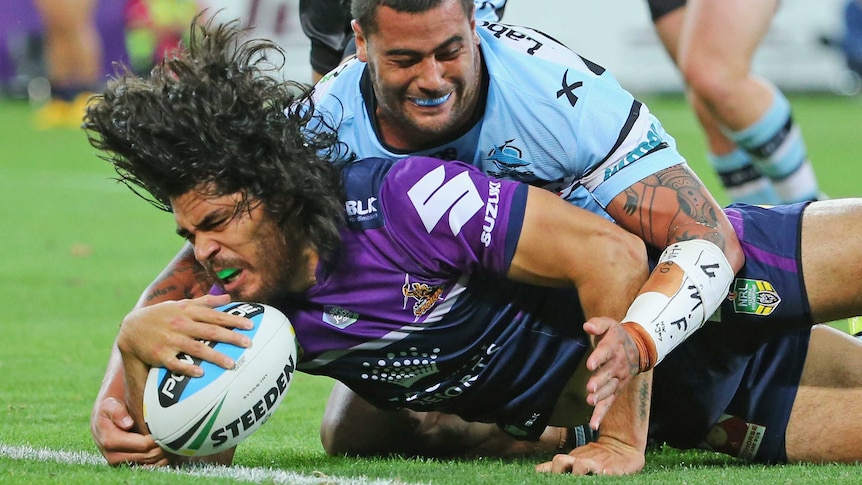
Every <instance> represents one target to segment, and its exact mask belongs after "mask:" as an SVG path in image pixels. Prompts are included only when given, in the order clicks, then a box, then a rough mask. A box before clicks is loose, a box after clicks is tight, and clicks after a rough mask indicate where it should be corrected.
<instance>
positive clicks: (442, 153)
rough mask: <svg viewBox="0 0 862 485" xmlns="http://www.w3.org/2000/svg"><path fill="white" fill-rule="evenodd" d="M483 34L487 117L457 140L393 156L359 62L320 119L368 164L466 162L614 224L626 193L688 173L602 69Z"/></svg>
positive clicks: (532, 39) (522, 40)
mask: <svg viewBox="0 0 862 485" xmlns="http://www.w3.org/2000/svg"><path fill="white" fill-rule="evenodd" d="M477 31H478V34H479V37H480V39H481V52H482V60H483V63H484V67H485V69H486V71H487V73H488V82H487V86H486V87H485V89H484V90H483V91H482V95H483V96H485V103H484V113H483V114H482V116H480V117H477V121H476V122H475V123H474V124H473V125H472V126H471V127H469V128H468V129H467V131H466V132H462V133H460V134H458V135H457V137H456V138H453V139H449V140H446V141H445V142H443V143H441V144H440V145H439V146H436V147H433V148H430V149H427V150H421V151H416V152H409V153H405V152H403V151H398V150H394V149H392V148H391V147H387V146H386V145H385V144H384V143H383V142H381V140H380V139H379V138H378V136H377V133H376V132H375V124H374V122H373V120H372V118H371V115H370V113H369V111H370V110H371V109H373V106H374V105H375V102H374V96H373V92H372V89H371V84H370V79H369V77H368V75H367V74H366V64H365V63H363V62H360V61H359V60H358V59H352V60H350V61H348V62H346V63H344V64H342V65H341V66H339V67H338V68H337V69H335V70H334V71H332V72H331V73H329V74H328V75H327V76H325V77H324V78H323V79H322V80H321V82H320V83H318V85H317V86H316V88H315V94H314V100H315V106H316V109H317V110H318V112H319V113H321V114H323V116H324V119H326V120H327V122H328V123H330V124H331V125H332V126H335V127H337V129H338V133H339V139H340V140H341V141H343V142H344V143H345V144H346V145H347V146H348V147H349V150H350V151H351V152H353V153H355V154H356V155H357V156H358V157H360V158H365V157H384V158H387V157H394V158H403V157H406V156H410V155H423V156H433V157H437V158H442V159H445V160H462V161H466V162H469V163H472V164H473V165H475V166H477V167H479V168H481V169H482V170H483V171H484V172H486V173H488V174H491V175H493V176H495V177H498V178H504V179H510V180H517V181H522V182H526V183H529V184H531V185H535V186H539V187H544V188H547V189H549V190H552V191H555V192H558V193H559V194H560V195H561V196H562V197H564V198H565V199H567V200H569V201H570V202H572V203H573V204H575V205H578V206H580V207H584V208H586V209H588V210H591V211H592V212H595V213H597V214H600V215H602V216H604V217H606V218H610V217H609V216H608V215H607V214H606V213H605V211H604V207H606V206H607V204H608V203H609V202H610V201H611V200H612V199H613V198H614V197H615V196H616V195H618V194H619V193H620V192H622V191H623V190H625V189H626V188H628V187H629V186H631V185H632V184H634V183H636V182H637V181H639V180H641V179H643V178H645V177H647V176H649V175H652V174H654V173H656V172H659V171H661V170H663V169H665V168H668V167H670V166H673V165H677V164H680V163H685V160H684V159H683V158H682V156H681V155H680V154H679V152H678V151H677V150H676V144H675V141H674V140H673V138H672V137H671V136H670V135H668V134H667V133H666V132H665V131H664V129H663V128H662V126H661V123H660V122H659V121H658V120H657V119H656V118H655V116H653V115H652V114H651V113H650V112H649V110H648V108H647V107H646V106H645V105H643V104H642V103H640V102H639V101H638V100H636V99H635V98H634V96H632V94H631V93H629V92H628V91H626V90H625V89H623V88H622V87H621V86H620V85H619V83H618V82H617V81H616V79H615V78H614V77H613V76H612V75H611V74H610V72H608V71H607V70H605V69H604V68H602V67H601V66H599V65H597V64H595V63H593V62H590V61H588V60H586V59H584V58H583V57H581V56H579V55H578V54H576V53H575V52H573V51H571V50H570V49H568V48H567V47H565V46H563V45H562V44H560V43H559V42H557V41H556V40H554V39H553V38H551V37H549V36H547V35H545V34H543V33H541V32H539V31H537V30H534V29H531V28H527V27H516V26H512V25H506V24H502V23H495V22H489V21H477ZM480 105H481V103H480ZM313 128H314V127H312V129H313Z"/></svg>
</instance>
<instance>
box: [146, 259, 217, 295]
mask: <svg viewBox="0 0 862 485" xmlns="http://www.w3.org/2000/svg"><path fill="white" fill-rule="evenodd" d="M210 286H212V281H211V279H210V278H209V276H208V275H207V273H206V270H205V269H204V268H203V266H201V265H200V264H198V263H197V262H191V261H190V262H187V263H186V262H183V263H180V264H176V265H174V264H172V265H171V266H170V267H169V269H168V270H167V271H166V272H164V273H162V274H161V275H160V276H159V278H158V280H157V281H155V282H154V283H153V284H152V285H151V286H150V292H149V293H148V294H147V296H146V302H147V303H153V302H157V301H162V300H179V299H183V298H197V297H199V296H203V295H205V294H206V293H207V292H208V291H209V288H210Z"/></svg>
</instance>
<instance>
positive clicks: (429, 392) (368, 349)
mask: <svg viewBox="0 0 862 485" xmlns="http://www.w3.org/2000/svg"><path fill="white" fill-rule="evenodd" d="M343 181H344V186H345V191H346V192H345V195H346V201H347V202H346V206H345V209H346V213H347V219H348V227H347V228H346V229H345V230H343V231H342V236H343V245H342V249H341V251H340V253H339V254H338V255H336V256H335V257H334V258H332V259H331V260H330V261H329V262H328V263H322V264H321V265H320V267H319V268H318V272H317V277H318V283H317V284H316V285H314V286H313V287H312V288H310V289H309V290H308V291H307V292H306V293H303V294H302V295H301V297H298V298H295V299H294V298H289V299H288V300H287V301H285V302H284V304H283V305H281V304H280V305H278V306H279V307H280V308H282V309H283V310H284V311H285V313H286V314H287V316H288V317H289V318H290V320H291V322H292V323H293V326H294V328H295V329H296V335H297V339H298V341H299V344H300V346H301V349H302V352H301V358H300V362H299V364H298V368H299V369H300V370H302V371H304V372H308V373H312V374H322V375H327V376H330V377H333V378H335V379H338V380H339V381H341V382H343V383H344V384H346V385H347V386H349V387H350V388H351V389H353V390H354V391H355V392H357V393H358V394H359V395H361V396H362V397H364V398H365V399H367V400H368V401H370V402H371V403H373V404H374V405H376V406H378V407H381V408H389V409H392V408H401V407H409V408H412V409H416V410H438V411H444V412H449V413H455V414H458V415H460V416H462V417H464V418H465V419H468V420H474V421H485V422H495V423H498V424H500V425H501V426H502V427H503V428H504V429H505V430H506V431H508V432H509V433H511V434H513V435H515V436H520V437H536V436H538V434H539V433H541V431H542V430H543V429H544V427H545V424H546V423H547V421H548V419H549V418H550V414H551V411H552V409H553V406H554V404H555V403H556V400H557V397H558V396H559V394H560V392H561V390H562V389H563V387H564V386H565V384H566V382H567V381H568V380H569V378H570V377H571V375H572V374H573V372H574V370H575V368H576V367H577V365H578V363H579V362H580V361H581V359H582V358H583V357H584V355H585V352H586V350H587V348H588V345H589V341H588V340H587V338H586V336H585V334H584V332H583V330H582V329H581V324H582V323H583V321H584V317H583V314H582V312H581V310H580V306H579V303H578V298H577V293H576V292H575V291H574V290H572V289H552V288H544V287H536V286H531V285H526V284H520V283H516V282H513V281H511V280H507V279H506V278H505V277H504V275H505V274H506V273H507V271H508V268H509V265H510V262H511V259H512V257H513V254H514V251H515V246H516V244H517V242H518V236H519V234H520V229H521V225H522V221H523V217H524V208H525V205H526V198H527V187H526V186H525V185H522V184H516V183H513V182H509V181H500V180H496V179H493V178H490V177H488V176H486V175H484V174H482V173H481V172H480V171H479V170H477V169H476V168H475V167H471V166H469V165H466V164H463V163H460V162H444V161H441V160H437V159H431V158H425V157H415V158H408V159H405V160H401V161H394V160H391V159H386V160H384V159H365V160H361V161H359V162H354V163H352V164H350V165H348V166H347V167H346V168H345V170H344V174H343Z"/></svg>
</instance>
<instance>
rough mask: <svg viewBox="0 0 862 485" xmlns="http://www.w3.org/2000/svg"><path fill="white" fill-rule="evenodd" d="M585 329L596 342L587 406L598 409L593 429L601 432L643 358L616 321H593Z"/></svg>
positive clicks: (592, 423)
mask: <svg viewBox="0 0 862 485" xmlns="http://www.w3.org/2000/svg"><path fill="white" fill-rule="evenodd" d="M584 330H585V331H586V332H587V333H588V334H589V335H591V336H593V340H594V349H593V352H592V353H591V354H590V356H589V358H588V359H587V369H588V370H590V371H591V372H592V376H591V377H590V379H589V381H587V404H589V405H590V406H594V409H593V415H592V417H591V418H590V427H591V428H593V429H599V424H601V421H602V420H603V419H604V417H605V414H607V412H608V409H610V407H611V404H613V402H614V398H615V397H616V395H617V393H619V391H620V390H621V389H623V388H624V387H625V386H626V385H627V384H628V383H629V381H630V380H631V378H632V376H634V375H636V374H637V373H638V369H639V367H638V365H639V362H640V355H639V353H638V349H637V346H636V345H635V343H634V341H633V340H632V338H631V336H630V335H629V334H628V332H626V331H625V330H623V328H622V326H621V325H620V324H619V322H617V321H616V320H614V319H612V318H607V317H595V318H591V319H589V320H588V321H587V322H586V323H584Z"/></svg>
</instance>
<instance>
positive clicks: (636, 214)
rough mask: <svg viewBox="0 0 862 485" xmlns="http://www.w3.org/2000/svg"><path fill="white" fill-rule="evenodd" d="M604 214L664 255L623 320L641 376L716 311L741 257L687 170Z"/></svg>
mask: <svg viewBox="0 0 862 485" xmlns="http://www.w3.org/2000/svg"><path fill="white" fill-rule="evenodd" d="M607 211H608V213H609V214H610V215H611V216H612V217H614V219H616V221H617V224H619V225H620V226H622V227H623V228H625V229H627V230H628V231H630V232H632V233H634V234H636V235H638V236H640V237H641V238H642V239H643V240H644V242H646V243H647V245H649V246H652V247H654V248H656V249H658V250H663V251H664V252H663V253H662V256H661V258H660V259H659V261H658V264H657V265H656V267H655V269H654V270H653V272H652V273H651V274H650V277H649V279H648V280H647V282H646V284H645V285H644V287H643V289H642V290H641V292H640V293H639V295H638V297H637V298H636V299H635V301H634V303H632V306H631V307H630V308H629V312H628V314H627V315H626V317H625V318H624V319H623V321H622V323H623V324H624V325H623V327H624V328H625V329H626V331H628V332H629V333H630V334H631V335H632V338H633V339H634V341H635V343H636V344H637V346H638V349H639V351H640V357H641V360H640V362H638V363H637V364H638V365H637V367H638V368H639V369H640V370H641V371H644V370H647V369H650V368H652V367H653V366H655V365H656V364H657V363H658V362H659V361H661V359H663V358H664V357H665V356H666V355H667V353H669V352H670V351H671V350H673V348H675V347H676V346H677V345H679V344H680V343H681V342H682V341H684V340H685V339H686V338H688V337H689V336H690V335H691V334H692V333H693V332H694V331H696V330H697V329H698V328H700V326H702V325H703V323H704V322H705V321H706V319H708V318H709V317H710V316H711V315H712V313H713V312H714V311H716V309H717V308H718V307H719V306H720V305H721V302H722V301H723V300H724V299H725V298H726V297H727V291H728V288H729V286H730V283H731V281H732V280H733V275H734V274H736V272H737V271H739V269H740V268H741V267H742V264H743V262H744V259H745V258H744V256H743V253H742V248H741V247H740V244H739V240H738V239H737V237H736V233H735V232H734V229H733V226H732V225H731V224H730V221H729V220H728V218H727V216H726V215H725V213H724V212H723V211H722V210H721V207H720V206H719V205H718V203H717V202H716V201H715V199H714V198H713V197H712V195H711V194H710V193H709V191H708V190H707V189H706V187H704V185H703V183H702V182H701V181H700V179H698V177H697V175H695V174H694V173H693V172H692V171H691V170H690V169H689V168H688V166H687V165H686V164H680V165H675V166H673V167H670V168H667V169H665V170H663V171H661V172H658V173H656V174H654V175H651V176H649V177H647V178H645V179H643V180H641V181H639V182H638V183H636V184H634V185H632V186H631V187H629V188H628V189H626V190H625V191H623V192H622V193H621V194H619V195H618V196H617V197H616V198H614V200H613V201H611V203H610V204H609V205H608V207H607Z"/></svg>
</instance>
